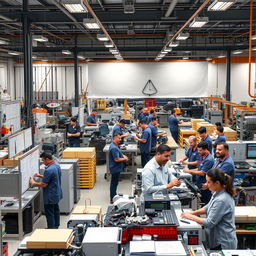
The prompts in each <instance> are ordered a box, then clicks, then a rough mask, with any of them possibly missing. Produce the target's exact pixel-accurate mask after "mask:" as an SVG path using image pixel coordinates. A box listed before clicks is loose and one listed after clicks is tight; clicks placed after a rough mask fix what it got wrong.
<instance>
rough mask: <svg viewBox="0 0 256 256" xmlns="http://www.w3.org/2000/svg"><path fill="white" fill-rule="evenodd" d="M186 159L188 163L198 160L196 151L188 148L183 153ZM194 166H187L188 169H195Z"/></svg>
mask: <svg viewBox="0 0 256 256" xmlns="http://www.w3.org/2000/svg"><path fill="white" fill-rule="evenodd" d="M185 155H186V157H187V158H188V161H189V162H195V161H198V162H199V160H200V155H199V154H198V149H197V148H196V149H195V150H194V149H193V148H189V149H188V150H187V152H186V153H185ZM196 168H197V166H196V165H190V164H188V169H190V170H192V169H196Z"/></svg>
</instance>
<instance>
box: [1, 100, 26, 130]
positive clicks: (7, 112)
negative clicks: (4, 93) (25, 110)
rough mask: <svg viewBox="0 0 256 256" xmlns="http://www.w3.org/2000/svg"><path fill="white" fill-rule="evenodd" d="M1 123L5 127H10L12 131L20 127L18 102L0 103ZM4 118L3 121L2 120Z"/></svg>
mask: <svg viewBox="0 0 256 256" xmlns="http://www.w3.org/2000/svg"><path fill="white" fill-rule="evenodd" d="M1 116H2V122H3V123H2V125H3V124H5V125H6V128H10V127H12V133H14V132H17V131H19V130H20V129H21V125H20V120H21V118H20V103H19V102H16V101H7V102H2V103H1ZM4 119H5V121H3V120H4Z"/></svg>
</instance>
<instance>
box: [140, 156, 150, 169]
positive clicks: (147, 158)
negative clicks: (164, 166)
mask: <svg viewBox="0 0 256 256" xmlns="http://www.w3.org/2000/svg"><path fill="white" fill-rule="evenodd" d="M149 160H150V153H141V165H142V167H144V166H145V165H146V164H147V162H148V161H149Z"/></svg>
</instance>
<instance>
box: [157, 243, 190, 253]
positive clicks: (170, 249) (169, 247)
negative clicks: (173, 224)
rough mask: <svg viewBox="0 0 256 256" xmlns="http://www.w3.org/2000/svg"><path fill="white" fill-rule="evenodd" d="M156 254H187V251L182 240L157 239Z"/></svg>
mask: <svg viewBox="0 0 256 256" xmlns="http://www.w3.org/2000/svg"><path fill="white" fill-rule="evenodd" d="M155 251H156V256H186V255H187V253H186V251H185V249H184V246H183V245H182V243H181V242H180V241H156V242H155Z"/></svg>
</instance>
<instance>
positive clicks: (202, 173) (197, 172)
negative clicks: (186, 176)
mask: <svg viewBox="0 0 256 256" xmlns="http://www.w3.org/2000/svg"><path fill="white" fill-rule="evenodd" d="M183 172H185V173H190V174H194V175H198V176H205V172H204V171H199V170H198V169H193V170H190V169H188V168H184V169H183Z"/></svg>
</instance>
